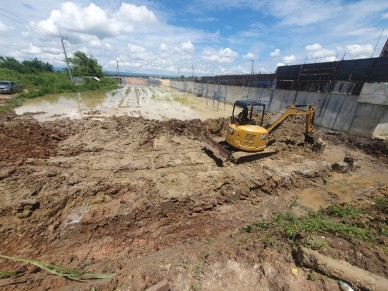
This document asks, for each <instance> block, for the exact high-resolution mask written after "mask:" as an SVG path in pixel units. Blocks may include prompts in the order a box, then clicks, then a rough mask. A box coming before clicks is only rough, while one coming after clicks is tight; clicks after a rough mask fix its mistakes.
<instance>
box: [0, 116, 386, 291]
mask: <svg viewBox="0 0 388 291" xmlns="http://www.w3.org/2000/svg"><path fill="white" fill-rule="evenodd" d="M227 123H228V119H225V118H219V119H209V120H206V121H200V120H190V121H180V120H175V119H171V120H166V121H157V120H148V119H144V118H141V117H140V118H136V117H129V116H121V117H107V118H103V119H101V120H93V119H92V118H86V119H81V120H70V119H58V120H56V121H50V122H44V123H39V122H38V121H36V120H35V119H34V118H33V117H31V116H29V115H24V116H16V115H14V114H10V113H9V114H3V115H1V116H0V250H1V251H0V253H1V254H3V255H7V256H14V257H21V258H33V259H37V260H41V261H45V262H50V263H52V264H56V265H61V266H65V267H68V268H72V269H76V270H80V271H84V272H94V273H107V274H115V276H114V277H113V278H112V279H104V280H95V281H88V282H76V281H70V280H66V279H64V278H61V277H58V276H54V275H47V273H45V272H43V271H42V270H40V269H39V268H36V267H33V266H30V265H27V264H23V263H19V262H12V261H9V260H5V259H0V271H9V272H11V271H12V272H23V275H22V276H21V277H19V278H11V279H0V289H1V290H145V289H146V288H147V287H150V286H152V285H153V284H155V283H157V282H159V281H161V280H163V279H167V280H168V282H169V284H170V287H171V290H339V288H338V285H337V283H336V281H335V280H334V279H333V278H329V277H327V276H325V275H322V274H318V275H314V274H315V273H314V272H312V270H309V269H306V268H302V267H300V266H297V265H296V263H295V261H294V259H293V256H292V247H291V245H290V244H289V243H288V242H287V241H285V240H282V239H281V238H277V237H274V238H268V236H266V233H265V232H263V233H255V234H248V233H243V232H241V231H240V229H241V228H242V227H243V226H246V225H247V224H250V223H254V222H256V221H258V220H259V219H266V218H269V217H271V215H272V213H273V211H283V210H285V209H287V207H288V205H289V204H290V203H291V201H293V199H294V197H295V195H298V196H299V197H300V203H301V204H302V205H304V206H308V207H310V208H312V209H315V210H317V209H319V208H320V207H327V206H329V205H331V204H333V203H347V204H351V203H356V204H357V203H358V204H360V203H361V204H368V203H372V201H373V199H374V198H379V197H386V195H387V183H388V180H387V177H388V175H387V174H388V168H387V164H386V161H387V152H386V143H382V144H380V143H379V145H378V146H374V141H366V142H364V143H362V146H357V144H356V145H354V143H350V144H349V142H348V138H346V137H343V136H342V135H341V136H340V135H337V134H330V133H324V132H323V133H322V136H323V137H324V139H325V142H326V144H327V146H326V149H325V151H324V152H323V153H321V154H318V153H316V152H314V151H313V149H312V148H311V147H309V146H307V145H305V144H304V137H303V129H304V125H303V120H302V119H299V118H294V119H290V120H288V121H287V122H285V123H284V124H283V126H282V127H280V128H279V130H278V131H276V132H275V133H274V135H273V136H272V142H271V148H273V149H276V150H277V151H278V152H277V153H275V154H273V155H270V156H265V157H263V158H260V159H256V160H252V161H249V162H244V163H241V164H227V165H223V166H221V165H220V164H219V163H217V162H216V161H215V160H214V159H213V158H212V157H211V156H209V155H208V154H206V153H205V151H204V150H203V143H202V136H203V134H204V133H206V132H209V133H210V134H211V136H212V137H213V138H215V139H218V140H221V139H222V138H223V137H224V135H225V133H226V125H227ZM359 142H361V141H359ZM352 145H354V146H352ZM375 147H377V148H378V150H376V148H375ZM345 155H351V156H352V157H353V158H355V159H356V160H357V165H356V166H354V167H353V168H352V169H351V170H350V171H344V172H343V173H342V172H341V170H340V171H334V170H333V168H332V165H333V164H334V163H337V162H342V161H343V160H344V157H345ZM367 219H369V220H370V218H367ZM386 219H387V216H386V215H385V216H384V215H383V217H382V218H381V220H382V221H385V223H386ZM369 220H368V221H369ZM324 239H325V240H326V242H327V244H328V246H329V248H328V249H326V250H325V251H324V253H325V254H327V255H329V256H331V257H334V258H339V259H343V260H347V261H349V262H350V263H351V264H354V265H356V266H359V267H360V268H363V269H366V270H369V271H371V272H373V273H376V274H378V275H380V276H385V277H387V276H388V268H387V267H388V261H387V253H386V250H387V245H386V241H382V242H380V245H375V244H367V243H363V241H362V240H358V239H351V240H345V239H341V238H338V237H334V236H326V237H325V238H324ZM295 270H297V271H295ZM312 274H313V275H312ZM93 288H94V289H93Z"/></svg>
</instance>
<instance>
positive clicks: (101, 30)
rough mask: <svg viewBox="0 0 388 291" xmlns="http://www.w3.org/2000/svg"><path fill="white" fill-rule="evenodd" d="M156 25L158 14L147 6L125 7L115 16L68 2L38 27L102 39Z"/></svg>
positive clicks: (123, 5) (92, 4) (92, 5)
mask: <svg viewBox="0 0 388 291" xmlns="http://www.w3.org/2000/svg"><path fill="white" fill-rule="evenodd" d="M156 23H157V19H156V17H155V15H154V13H153V12H152V11H149V10H148V9H147V7H145V6H136V5H132V4H127V3H122V4H121V7H120V8H119V10H118V11H117V12H116V13H113V14H112V13H108V12H106V11H105V10H103V9H102V8H101V7H99V6H97V5H96V4H94V3H91V4H90V5H89V6H87V7H81V6H79V5H77V4H75V3H73V2H65V3H63V4H62V5H61V7H60V9H58V10H53V11H52V12H51V14H50V17H49V18H48V19H46V20H43V21H40V22H38V23H37V26H39V27H41V28H42V29H44V30H48V31H51V32H52V33H55V34H56V33H58V31H59V29H61V30H67V31H72V32H75V33H82V34H90V35H94V36H96V37H98V38H100V39H102V38H106V37H114V36H118V35H120V34H121V33H131V32H133V29H134V25H138V26H148V25H150V24H156ZM32 25H35V24H34V23H32Z"/></svg>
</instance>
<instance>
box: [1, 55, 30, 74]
mask: <svg viewBox="0 0 388 291" xmlns="http://www.w3.org/2000/svg"><path fill="white" fill-rule="evenodd" d="M0 68H5V69H9V70H14V71H17V72H19V73H23V71H24V68H23V66H22V64H20V63H19V61H18V60H16V59H14V58H8V57H5V58H4V57H0Z"/></svg>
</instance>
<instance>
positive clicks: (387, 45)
mask: <svg viewBox="0 0 388 291" xmlns="http://www.w3.org/2000/svg"><path fill="white" fill-rule="evenodd" d="M380 57H388V38H387V41H386V42H385V45H384V47H383V49H382V50H381V54H380Z"/></svg>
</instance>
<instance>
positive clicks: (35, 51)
mask: <svg viewBox="0 0 388 291" xmlns="http://www.w3.org/2000/svg"><path fill="white" fill-rule="evenodd" d="M23 52H24V53H28V54H32V55H38V54H40V53H41V52H42V50H41V49H40V48H39V47H37V46H34V45H33V44H31V43H29V44H28V47H27V48H25V49H24V50H23Z"/></svg>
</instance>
